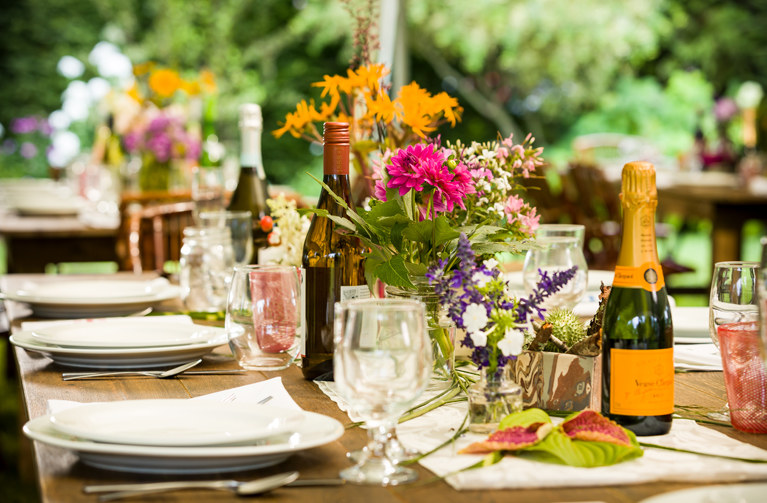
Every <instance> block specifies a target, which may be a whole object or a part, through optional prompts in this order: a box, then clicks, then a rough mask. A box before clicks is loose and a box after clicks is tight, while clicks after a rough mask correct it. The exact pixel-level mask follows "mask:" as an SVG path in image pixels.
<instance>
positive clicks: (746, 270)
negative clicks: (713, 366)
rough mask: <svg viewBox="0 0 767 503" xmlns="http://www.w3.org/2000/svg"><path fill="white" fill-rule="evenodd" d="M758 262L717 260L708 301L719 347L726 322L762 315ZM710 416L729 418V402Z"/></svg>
mask: <svg viewBox="0 0 767 503" xmlns="http://www.w3.org/2000/svg"><path fill="white" fill-rule="evenodd" d="M758 271H759V264H758V263H757V262H742V261H732V262H717V263H716V264H715V265H714V273H713V276H712V279H711V296H710V301H709V323H708V327H709V336H710V337H711V340H712V341H713V342H714V344H715V345H716V347H717V348H719V349H720V351H721V349H722V348H721V347H720V344H719V337H720V332H721V330H726V328H724V329H722V328H721V327H722V326H723V325H730V324H733V323H744V322H755V321H757V320H758V317H759V309H758V301H757V288H756V283H757V275H758ZM708 416H709V417H710V418H712V419H716V420H719V421H729V419H730V415H729V410H728V408H727V406H726V405H725V408H724V409H722V410H721V411H719V412H712V413H709V414H708Z"/></svg>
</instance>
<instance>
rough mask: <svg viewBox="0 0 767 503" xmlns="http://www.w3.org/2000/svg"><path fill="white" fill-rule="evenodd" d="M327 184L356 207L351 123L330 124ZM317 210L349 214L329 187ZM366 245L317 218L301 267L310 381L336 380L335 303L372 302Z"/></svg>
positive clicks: (305, 353) (303, 354)
mask: <svg viewBox="0 0 767 503" xmlns="http://www.w3.org/2000/svg"><path fill="white" fill-rule="evenodd" d="M323 134H324V138H323V140H324V145H323V177H322V181H323V182H324V183H325V184H326V185H327V186H328V187H330V189H331V190H332V191H333V192H334V193H335V194H336V195H338V196H339V197H341V198H343V199H344V201H346V204H347V205H349V206H350V207H351V206H352V205H351V189H350V185H349V124H347V123H345V122H326V123H325V128H324V132H323ZM317 208H318V209H323V210H327V211H328V212H329V213H330V214H331V215H334V216H344V215H345V213H346V210H345V209H344V208H343V207H342V206H341V205H340V204H338V201H336V200H335V199H334V198H333V197H332V196H331V194H330V193H329V192H328V191H326V190H325V189H324V188H323V189H322V191H321V192H320V197H319V200H318V202H317ZM364 251H365V248H364V246H363V245H362V242H361V241H360V240H359V239H358V238H356V237H354V236H352V235H350V234H348V233H345V232H339V230H338V229H337V228H336V224H335V223H334V222H333V221H332V220H331V219H330V218H327V217H324V216H319V215H315V216H314V218H312V223H311V225H310V226H309V230H308V231H307V233H306V240H305V241H304V250H303V256H302V259H301V262H302V266H303V267H304V270H305V271H306V337H305V341H304V348H303V350H302V352H301V363H302V371H303V374H304V377H305V378H306V379H318V380H332V379H333V348H334V344H333V319H334V315H333V307H334V305H335V303H336V302H338V301H343V300H350V299H355V298H368V297H370V290H369V289H368V286H367V284H366V282H365V265H364V257H363V254H364Z"/></svg>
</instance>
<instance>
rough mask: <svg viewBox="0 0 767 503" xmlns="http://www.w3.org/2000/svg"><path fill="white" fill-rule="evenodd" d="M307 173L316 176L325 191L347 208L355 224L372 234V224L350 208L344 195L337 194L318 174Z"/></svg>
mask: <svg viewBox="0 0 767 503" xmlns="http://www.w3.org/2000/svg"><path fill="white" fill-rule="evenodd" d="M307 175H309V176H311V177H312V178H314V180H315V181H316V182H317V183H319V184H320V185H321V186H322V188H323V189H325V192H327V193H328V194H330V197H332V198H333V199H335V200H336V202H337V203H338V204H339V205H340V206H341V207H342V208H343V209H345V210H346V214H347V216H348V217H349V219H350V220H352V221H353V222H354V223H355V224H357V226H359V227H360V230H361V231H362V232H363V233H364V232H366V233H368V234H372V230H371V229H370V225H369V224H368V223H367V222H366V221H365V220H364V219H363V218H362V217H361V216H359V215H358V214H357V212H356V211H354V210H353V209H352V208H350V207H349V205H348V204H346V201H344V199H343V198H342V197H340V196H338V194H336V193H335V192H333V189H331V188H330V187H329V186H328V184H326V183H325V182H323V181H322V180H320V179H319V178H317V177H316V176H314V175H312V174H311V173H307ZM315 211H318V210H315Z"/></svg>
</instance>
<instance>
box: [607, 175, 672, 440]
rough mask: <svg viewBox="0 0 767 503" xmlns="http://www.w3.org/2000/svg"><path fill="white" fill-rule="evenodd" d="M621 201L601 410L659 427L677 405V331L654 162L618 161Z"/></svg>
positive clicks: (650, 430) (649, 428) (636, 427)
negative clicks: (659, 241)
mask: <svg viewBox="0 0 767 503" xmlns="http://www.w3.org/2000/svg"><path fill="white" fill-rule="evenodd" d="M621 205H622V207H623V229H622V240H621V247H620V252H619V254H618V262H617V265H616V267H615V277H614V278H613V286H612V289H611V291H610V296H609V297H608V299H607V305H606V306H605V314H604V320H603V325H602V327H603V328H602V344H603V346H602V413H603V414H605V415H606V416H607V417H609V418H610V419H613V420H614V421H616V422H617V423H618V424H620V425H622V426H624V427H625V428H628V429H629V430H631V431H633V432H634V433H635V434H637V435H662V434H664V433H668V431H669V430H670V429H671V414H672V413H673V412H674V349H673V346H674V337H673V327H672V321H671V307H670V305H669V300H668V294H667V292H666V284H665V281H664V278H663V271H662V269H661V266H660V263H659V261H658V248H657V245H656V242H655V208H656V206H657V205H658V192H657V189H656V187H655V168H654V167H653V165H652V164H650V163H648V162H631V163H628V164H626V165H625V166H624V167H623V175H622V186H621Z"/></svg>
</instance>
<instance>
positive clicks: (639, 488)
mask: <svg viewBox="0 0 767 503" xmlns="http://www.w3.org/2000/svg"><path fill="white" fill-rule="evenodd" d="M6 279H7V278H6ZM6 304H7V308H8V313H9V316H10V318H11V325H12V329H13V330H18V329H19V327H20V323H21V321H22V319H23V317H24V316H26V315H27V314H28V311H25V310H24V309H21V307H22V305H21V304H18V303H14V302H7V303H6ZM25 313H26V314H25ZM15 356H16V359H17V362H18V368H19V375H20V384H21V391H22V396H23V403H24V410H23V411H22V412H23V414H24V416H25V417H24V418H23V421H26V420H27V419H28V418H34V417H38V416H40V415H43V414H45V413H46V410H47V402H48V400H49V399H52V398H56V399H64V400H75V401H82V402H93V401H114V400H132V399H142V398H189V397H196V396H200V395H205V394H208V393H213V392H216V391H221V390H224V389H229V388H233V387H237V386H243V385H246V384H250V383H254V382H259V381H263V380H265V379H268V378H271V377H274V376H281V377H282V380H283V383H284V385H285V387H286V389H287V390H288V392H289V393H290V394H291V396H292V397H293V398H294V399H295V401H296V402H297V403H298V405H299V406H301V407H302V408H303V409H305V410H308V411H314V412H319V413H322V414H325V415H328V416H330V417H334V418H336V419H338V420H339V421H341V422H342V423H344V424H346V423H348V422H349V419H348V417H347V416H346V414H345V413H343V412H341V411H340V410H339V409H338V407H337V406H336V405H335V404H334V403H333V402H332V401H330V400H329V399H328V398H327V397H326V396H325V395H324V394H323V393H322V392H321V391H320V390H319V389H318V388H317V386H316V385H315V384H314V383H312V382H308V381H305V380H304V379H303V378H302V376H301V373H300V371H299V369H298V368H296V367H292V368H290V369H287V370H284V371H280V372H274V373H264V372H249V373H247V374H244V375H218V376H187V377H180V378H173V379H163V380H160V379H153V378H146V379H144V378H138V379H136V378H134V379H122V380H91V381H68V382H64V381H62V380H61V372H62V371H65V370H66V369H65V368H64V367H61V366H59V365H56V364H54V363H52V362H51V361H50V360H48V359H47V358H45V357H43V356H41V355H38V354H36V353H30V352H27V351H25V350H23V349H19V348H15ZM234 367H235V363H234V362H233V361H232V360H231V359H230V358H228V357H225V358H222V357H221V356H215V355H211V356H209V357H206V358H205V361H204V362H203V364H202V365H201V366H200V367H199V368H201V369H205V368H234ZM675 392H676V403H677V405H678V406H679V407H685V406H690V407H707V408H712V409H718V408H720V407H722V406H723V405H724V403H725V392H724V385H723V381H722V374H721V373H716V372H708V373H687V374H677V376H676V389H675ZM714 428H715V429H717V430H720V431H723V432H724V433H726V434H727V435H730V436H732V437H733V438H736V439H738V440H741V441H744V442H748V443H751V444H754V445H757V446H759V447H761V448H767V435H749V434H745V433H741V432H738V431H736V430H734V429H732V428H724V427H714ZM366 438H367V437H366V434H365V432H364V430H362V429H359V428H354V429H349V430H347V431H346V432H345V433H344V435H343V436H342V437H341V438H340V439H339V440H337V441H335V442H332V443H330V444H328V445H325V446H322V447H318V448H315V449H310V450H308V451H304V452H302V453H299V454H296V455H294V456H292V457H291V458H289V459H288V460H287V461H285V462H283V463H282V464H280V465H278V466H275V467H272V468H268V469H264V470H257V471H245V472H241V473H235V474H224V475H222V478H230V477H231V476H234V477H236V478H238V479H240V480H247V479H248V478H255V477H258V476H261V475H264V474H271V473H278V472H282V471H287V470H299V471H300V472H301V476H302V477H305V478H315V477H323V478H324V477H335V476H337V474H338V472H339V471H340V470H341V469H343V468H345V467H347V466H349V463H348V461H347V460H346V452H348V451H350V450H353V449H357V448H359V447H361V446H362V445H364V443H365V441H366ZM25 442H27V443H29V441H28V440H25ZM34 462H35V465H36V468H37V477H38V483H39V487H40V493H41V500H42V501H44V502H66V503H70V502H77V501H82V502H95V501H96V496H94V495H85V494H83V493H82V487H83V485H84V484H90V483H118V482H138V481H146V480H171V479H179V478H181V479H183V478H189V477H178V476H159V475H158V476H147V475H134V474H127V473H120V472H112V471H107V470H101V469H96V468H91V467H89V466H86V465H84V464H82V463H80V462H78V460H77V457H76V456H75V455H74V454H72V453H71V452H69V451H66V450H63V449H59V448H55V447H50V446H46V445H42V444H37V443H35V444H34ZM416 469H417V470H418V471H419V474H420V481H421V482H424V481H428V480H429V479H430V478H431V477H432V474H431V473H430V472H428V471H427V470H426V469H424V468H422V467H420V466H418V467H416ZM206 478H215V477H208V476H206ZM698 485H700V484H689V483H668V482H663V483H652V484H638V485H626V486H616V487H607V486H604V487H591V488H560V489H536V490H515V491H513V492H512V491H497V490H495V491H460V492H459V491H456V490H454V489H452V488H451V487H450V486H449V485H448V484H446V483H445V482H441V481H438V482H431V483H428V484H411V485H406V486H402V487H389V488H382V487H367V486H354V485H349V484H347V485H346V486H343V487H334V488H300V489H299V488H291V489H281V490H278V491H275V492H274V493H272V494H271V495H269V496H264V498H272V500H273V501H295V502H312V503H318V502H347V501H348V502H358V501H366V502H368V503H373V502H398V503H402V502H413V503H416V502H417V503H423V502H425V501H440V502H445V503H447V502H460V503H464V502H466V501H472V502H475V503H491V502H495V501H510V500H511V499H514V500H516V501H525V502H532V503H535V502H551V501H559V502H575V501H603V502H607V503H626V502H632V501H639V500H641V499H644V498H647V497H649V496H652V495H654V494H659V493H663V492H668V491H672V490H677V489H683V488H687V487H694V486H698ZM126 501H131V500H126ZM132 501H156V502H161V501H162V502H182V501H184V502H186V501H237V498H236V497H235V496H232V495H229V494H225V493H219V492H215V491H177V492H172V493H164V494H161V495H155V496H145V497H143V498H140V499H136V498H134V499H133V500H132Z"/></svg>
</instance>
